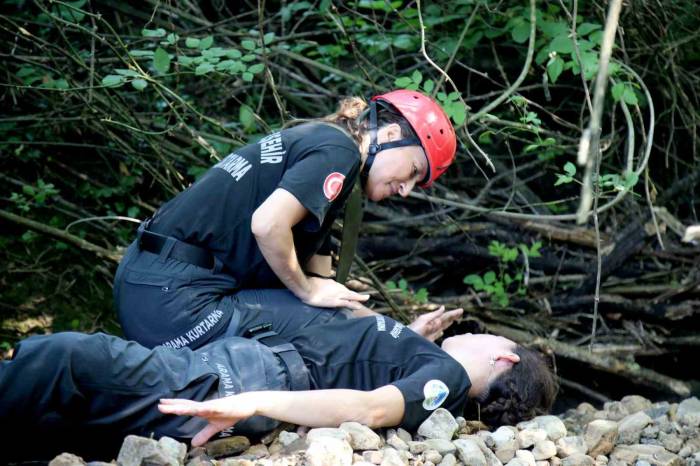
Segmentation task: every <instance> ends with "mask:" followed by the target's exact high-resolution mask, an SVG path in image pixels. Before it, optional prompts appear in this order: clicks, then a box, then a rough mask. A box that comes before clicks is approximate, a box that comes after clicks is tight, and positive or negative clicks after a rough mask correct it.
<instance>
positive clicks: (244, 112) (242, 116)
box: [238, 105, 255, 132]
mask: <svg viewBox="0 0 700 466" xmlns="http://www.w3.org/2000/svg"><path fill="white" fill-rule="evenodd" d="M238 119H239V120H240V122H241V124H242V125H243V129H245V131H246V132H248V131H250V130H251V129H253V128H255V114H254V113H253V109H251V108H250V107H249V106H247V105H241V108H240V110H239V111H238Z"/></svg>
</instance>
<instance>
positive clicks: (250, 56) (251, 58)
mask: <svg viewBox="0 0 700 466" xmlns="http://www.w3.org/2000/svg"><path fill="white" fill-rule="evenodd" d="M257 59H258V57H256V56H255V55H253V54H250V53H249V54H248V55H243V56H242V57H241V60H243V61H244V62H246V63H247V62H251V61H255V60H257Z"/></svg>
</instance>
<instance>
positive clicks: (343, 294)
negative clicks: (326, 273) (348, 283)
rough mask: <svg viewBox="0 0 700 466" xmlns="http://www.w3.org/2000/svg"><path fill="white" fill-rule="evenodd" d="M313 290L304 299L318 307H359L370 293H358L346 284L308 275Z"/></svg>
mask: <svg viewBox="0 0 700 466" xmlns="http://www.w3.org/2000/svg"><path fill="white" fill-rule="evenodd" d="M307 279H308V281H309V284H310V285H311V290H310V291H309V293H308V295H307V296H304V297H302V298H301V299H302V301H304V302H305V303H306V304H309V305H311V306H317V307H347V308H350V309H359V308H360V307H362V305H361V304H360V303H361V302H364V301H367V300H368V299H369V295H367V294H360V293H356V292H355V291H352V290H349V289H348V288H346V287H345V285H343V284H341V283H338V282H336V281H335V280H331V279H327V278H316V277H308V278H307Z"/></svg>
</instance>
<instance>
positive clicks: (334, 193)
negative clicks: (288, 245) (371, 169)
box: [278, 144, 360, 231]
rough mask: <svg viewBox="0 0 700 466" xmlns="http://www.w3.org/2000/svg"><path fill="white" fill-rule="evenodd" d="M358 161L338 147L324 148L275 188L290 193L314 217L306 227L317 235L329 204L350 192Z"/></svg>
mask: <svg viewBox="0 0 700 466" xmlns="http://www.w3.org/2000/svg"><path fill="white" fill-rule="evenodd" d="M359 163H360V157H359V155H358V154H357V152H356V151H352V150H350V149H348V148H347V147H343V146H339V145H330V144H329V145H323V146H320V147H318V148H317V149H315V150H313V151H311V152H310V153H309V154H308V155H307V156H306V157H304V158H303V159H301V160H299V161H297V162H296V163H295V164H294V165H292V166H291V167H290V168H288V169H287V171H285V173H284V175H283V176H282V180H281V181H280V183H279V185H278V187H279V188H282V189H284V190H285V191H289V192H290V193H291V194H292V195H293V196H294V197H296V198H297V199H298V200H299V202H301V204H302V205H303V206H304V207H305V208H306V210H308V211H309V212H310V213H311V214H312V215H313V217H314V220H315V221H311V222H308V224H307V225H305V229H306V230H307V231H318V230H319V228H320V227H321V225H322V224H323V220H324V219H325V217H326V213H327V212H328V209H329V208H330V206H331V204H332V202H333V201H334V200H335V199H337V198H343V197H344V196H343V195H342V194H345V192H346V191H347V190H351V189H352V188H353V184H354V182H355V177H356V176H358V171H359Z"/></svg>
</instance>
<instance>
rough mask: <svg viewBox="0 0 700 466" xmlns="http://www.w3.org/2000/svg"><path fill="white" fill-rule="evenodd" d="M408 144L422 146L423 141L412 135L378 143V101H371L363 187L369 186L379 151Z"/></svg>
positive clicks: (362, 173) (361, 176) (361, 178)
mask: <svg viewBox="0 0 700 466" xmlns="http://www.w3.org/2000/svg"><path fill="white" fill-rule="evenodd" d="M406 146H421V143H420V140H419V139H418V138H414V137H410V138H404V139H399V140H397V141H390V142H385V143H384V144H377V102H376V101H374V100H373V101H371V102H370V103H369V147H368V148H367V159H366V160H365V165H364V166H363V167H362V171H361V172H360V180H361V181H362V187H363V188H365V187H366V186H367V180H368V179H369V171H370V169H371V168H372V164H374V158H375V157H376V156H377V154H378V153H380V152H381V151H383V150H387V149H393V148H395V147H406ZM428 172H429V171H428Z"/></svg>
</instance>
